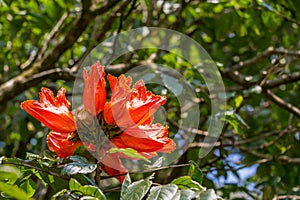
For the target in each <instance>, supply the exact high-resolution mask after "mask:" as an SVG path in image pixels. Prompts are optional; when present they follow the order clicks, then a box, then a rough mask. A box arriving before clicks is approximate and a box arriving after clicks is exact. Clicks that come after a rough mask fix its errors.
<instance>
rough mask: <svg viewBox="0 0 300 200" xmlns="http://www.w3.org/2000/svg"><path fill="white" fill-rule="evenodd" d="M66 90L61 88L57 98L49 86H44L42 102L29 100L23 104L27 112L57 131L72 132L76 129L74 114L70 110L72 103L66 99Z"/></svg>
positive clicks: (41, 93) (22, 106)
mask: <svg viewBox="0 0 300 200" xmlns="http://www.w3.org/2000/svg"><path fill="white" fill-rule="evenodd" d="M65 94H66V91H65V89H64V88H61V89H60V90H59V91H58V93H57V96H56V98H54V96H53V92H52V91H51V90H49V89H48V88H42V89H41V92H40V102H38V101H37V100H27V101H24V102H23V103H22V104H21V108H23V109H24V110H25V111H26V112H28V113H29V114H30V115H31V116H33V117H34V118H36V119H37V120H39V121H40V122H42V123H43V124H45V126H47V127H48V128H49V129H51V130H53V131H55V132H61V133H71V132H73V131H75V130H76V125H75V121H74V117H73V114H72V113H71V111H70V110H69V108H70V103H69V102H68V100H67V99H66V96H65Z"/></svg>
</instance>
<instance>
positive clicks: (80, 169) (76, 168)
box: [61, 156, 97, 175]
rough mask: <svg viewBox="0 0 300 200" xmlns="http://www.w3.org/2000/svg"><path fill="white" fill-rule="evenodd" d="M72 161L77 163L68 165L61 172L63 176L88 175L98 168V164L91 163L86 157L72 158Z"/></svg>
mask: <svg viewBox="0 0 300 200" xmlns="http://www.w3.org/2000/svg"><path fill="white" fill-rule="evenodd" d="M70 159H71V160H72V161H75V162H72V163H68V164H66V165H65V166H64V168H63V169H62V171H61V173H62V174H68V175H72V174H88V173H92V172H93V171H95V169H96V168H97V164H92V163H89V162H88V161H87V159H86V158H84V157H81V156H71V157H70Z"/></svg>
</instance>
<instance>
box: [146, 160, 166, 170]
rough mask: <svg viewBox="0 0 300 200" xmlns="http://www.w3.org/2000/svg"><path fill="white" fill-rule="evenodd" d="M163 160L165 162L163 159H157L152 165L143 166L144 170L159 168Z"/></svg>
mask: <svg viewBox="0 0 300 200" xmlns="http://www.w3.org/2000/svg"><path fill="white" fill-rule="evenodd" d="M164 160H165V158H164V157H159V158H158V159H157V160H156V161H155V162H154V163H153V164H151V165H145V168H146V169H155V168H158V167H161V166H162V164H163V161H164Z"/></svg>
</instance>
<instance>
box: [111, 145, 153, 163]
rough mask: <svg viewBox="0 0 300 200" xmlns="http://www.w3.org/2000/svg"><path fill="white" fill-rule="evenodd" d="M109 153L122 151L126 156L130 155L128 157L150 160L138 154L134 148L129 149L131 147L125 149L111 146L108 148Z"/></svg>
mask: <svg viewBox="0 0 300 200" xmlns="http://www.w3.org/2000/svg"><path fill="white" fill-rule="evenodd" d="M109 153H123V154H125V155H126V156H128V157H130V158H137V159H143V160H145V161H147V162H150V161H149V160H148V159H147V158H145V157H144V156H142V155H141V154H139V153H138V152H137V151H136V150H134V149H131V148H126V149H122V148H111V149H110V150H109Z"/></svg>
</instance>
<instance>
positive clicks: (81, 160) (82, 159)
mask: <svg viewBox="0 0 300 200" xmlns="http://www.w3.org/2000/svg"><path fill="white" fill-rule="evenodd" d="M69 159H70V160H72V161H74V162H77V163H86V164H89V161H88V160H87V159H86V158H85V157H82V156H77V155H75V156H70V157H69Z"/></svg>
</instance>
